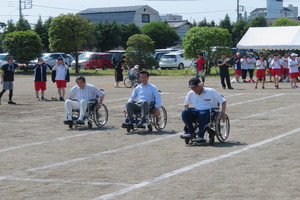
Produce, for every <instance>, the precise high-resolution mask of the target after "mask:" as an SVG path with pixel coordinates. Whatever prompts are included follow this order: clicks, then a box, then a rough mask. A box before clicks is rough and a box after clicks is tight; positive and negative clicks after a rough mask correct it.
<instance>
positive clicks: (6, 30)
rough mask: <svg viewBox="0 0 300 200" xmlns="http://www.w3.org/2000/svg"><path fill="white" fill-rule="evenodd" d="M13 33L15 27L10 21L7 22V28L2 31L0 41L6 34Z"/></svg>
mask: <svg viewBox="0 0 300 200" xmlns="http://www.w3.org/2000/svg"><path fill="white" fill-rule="evenodd" d="M14 31H16V26H15V24H14V22H13V21H12V20H8V21H7V26H6V27H4V30H3V33H2V34H1V37H0V39H1V40H4V38H5V35H6V34H8V33H11V32H14Z"/></svg>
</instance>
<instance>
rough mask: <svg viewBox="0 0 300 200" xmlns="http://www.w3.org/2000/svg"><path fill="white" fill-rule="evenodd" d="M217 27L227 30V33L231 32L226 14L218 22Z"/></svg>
mask: <svg viewBox="0 0 300 200" xmlns="http://www.w3.org/2000/svg"><path fill="white" fill-rule="evenodd" d="M219 27H220V28H224V29H227V30H228V31H229V33H231V32H232V25H231V21H230V18H229V16H228V14H226V16H225V18H224V19H223V20H221V21H220V24H219Z"/></svg>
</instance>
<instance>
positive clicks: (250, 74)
mask: <svg viewBox="0 0 300 200" xmlns="http://www.w3.org/2000/svg"><path fill="white" fill-rule="evenodd" d="M248 72H249V77H250V79H252V78H253V72H254V69H248Z"/></svg>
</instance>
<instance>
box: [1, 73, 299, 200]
mask: <svg viewBox="0 0 300 200" xmlns="http://www.w3.org/2000/svg"><path fill="white" fill-rule="evenodd" d="M190 78H191V76H180V77H150V81H151V82H152V83H154V84H155V85H157V87H158V88H159V89H160V90H161V91H162V98H163V105H164V106H165V108H166V110H167V113H168V124H167V126H166V128H165V129H164V131H162V132H156V131H154V132H153V133H151V134H150V133H148V132H147V131H143V130H141V131H139V132H136V133H135V134H131V135H127V134H126V130H124V129H122V128H120V125H121V123H122V122H123V121H124V113H123V110H124V105H125V103H126V101H127V99H128V97H129V95H130V94H131V92H132V89H128V88H124V87H122V88H114V87H113V85H112V84H113V78H112V77H110V76H104V77H100V76H98V77H87V81H88V83H91V84H94V85H96V86H97V87H99V88H103V89H104V90H105V94H106V97H105V101H104V102H105V104H106V105H107V107H108V110H109V121H108V123H107V124H106V126H105V127H104V128H101V129H99V128H96V127H94V128H93V129H92V130H89V129H88V128H87V127H82V128H78V129H73V130H70V129H69V128H68V127H67V126H65V125H64V124H63V120H64V119H65V114H64V103H63V102H59V101H36V99H35V94H34V90H33V77H32V76H21V75H17V76H16V81H15V82H14V84H15V90H14V101H16V102H17V105H8V104H7V99H8V93H5V94H4V96H3V98H2V105H1V106H0V155H1V156H0V199H1V200H15V199H18V200H19V199H22V200H23V199H25V200H40V199H43V200H48V199H49V200H50V199H51V200H53V199H63V200H73V199H74V200H77V199H78V200H86V199H93V200H95V199H122V200H123V199H130V200H131V199H146V200H150V199H151V200H152V199H164V200H165V199H167V200H169V199H170V200H171V199H212V200H215V199H220V200H221V199H222V200H224V199H230V200H232V199H234V200H235V199H236V200H240V199H262V200H266V199H280V200H285V199H286V200H291V199H293V200H294V199H300V190H299V187H300V153H299V146H300V134H299V133H300V127H299V97H300V88H299V89H291V88H290V85H289V83H282V84H280V89H275V87H274V85H273V84H272V83H267V84H266V89H264V90H263V89H261V85H259V88H258V89H254V85H253V84H251V83H234V84H233V87H234V88H235V89H234V90H227V89H226V90H223V89H222V88H221V86H220V81H219V79H218V78H207V82H206V86H207V87H212V88H215V89H216V90H218V91H219V92H221V93H222V94H223V95H224V97H225V98H226V100H227V105H228V108H227V114H228V116H229V118H230V122H231V132H230V136H229V138H228V140H227V141H226V142H225V143H219V142H216V143H215V144H214V145H213V146H209V145H202V146H190V145H186V144H185V143H184V141H183V140H181V139H180V138H179V136H180V134H181V133H182V128H183V123H182V120H181V117H180V114H181V111H182V109H183V101H184V97H185V94H186V93H187V92H188V91H189V89H188V88H187V82H188V80H189V79H190ZM49 80H50V77H49ZM74 84H75V81H74V77H72V78H71V82H70V83H69V84H68V88H67V91H69V89H70V87H71V86H73V85H74ZM54 96H55V97H57V91H56V88H55V85H54V84H53V83H52V82H50V81H48V84H47V91H46V98H48V99H51V97H54Z"/></svg>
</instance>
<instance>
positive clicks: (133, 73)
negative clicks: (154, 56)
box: [128, 65, 140, 80]
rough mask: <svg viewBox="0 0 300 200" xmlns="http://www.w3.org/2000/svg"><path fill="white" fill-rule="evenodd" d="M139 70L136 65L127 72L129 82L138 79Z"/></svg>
mask: <svg viewBox="0 0 300 200" xmlns="http://www.w3.org/2000/svg"><path fill="white" fill-rule="evenodd" d="M139 68H140V67H139V66H138V65H134V67H133V68H131V70H130V71H129V72H128V76H129V77H130V79H131V80H135V79H138V72H139Z"/></svg>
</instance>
